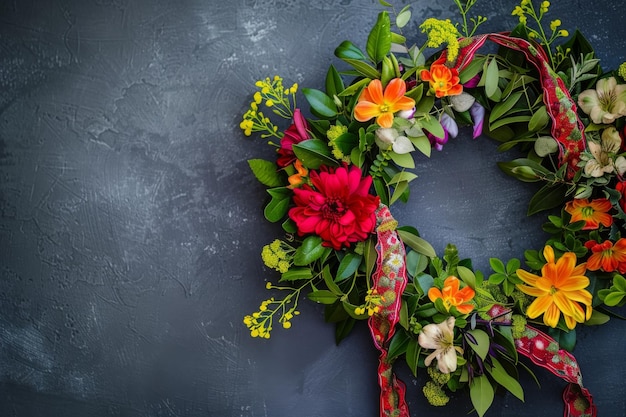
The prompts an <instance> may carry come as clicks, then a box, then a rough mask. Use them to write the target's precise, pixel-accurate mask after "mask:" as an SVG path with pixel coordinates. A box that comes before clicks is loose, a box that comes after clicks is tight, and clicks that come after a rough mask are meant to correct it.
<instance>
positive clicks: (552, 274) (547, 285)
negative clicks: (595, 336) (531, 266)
mask: <svg viewBox="0 0 626 417" xmlns="http://www.w3.org/2000/svg"><path fill="white" fill-rule="evenodd" d="M543 256H544V257H545V258H546V261H547V263H546V264H545V265H544V266H543V267H542V268H541V276H538V275H535V274H531V273H530V272H527V271H524V270H523V269H518V270H517V276H518V277H519V278H520V279H521V280H522V281H524V283H526V284H528V285H523V284H517V288H518V289H519V290H520V291H522V292H523V293H525V294H528V295H530V296H532V297H537V298H535V300H534V301H533V302H532V303H531V304H530V305H529V306H528V310H526V315H527V316H528V317H529V318H531V319H534V318H536V317H539V316H540V315H542V314H543V322H544V323H545V324H546V325H547V326H550V327H556V326H557V325H558V323H559V318H560V317H561V313H563V318H564V319H565V325H566V326H567V328H568V329H573V328H574V327H576V323H583V322H584V321H585V320H589V318H590V317H591V299H592V296H591V293H589V291H587V290H586V289H585V288H587V287H588V286H589V278H587V277H586V276H585V275H584V274H585V272H586V270H587V266H586V264H584V263H583V264H580V265H578V266H576V255H575V254H574V252H566V253H565V254H564V255H563V256H561V258H559V260H558V261H555V259H554V249H552V246H545V247H544V248H543ZM581 304H582V305H584V306H585V310H583V307H582V306H581Z"/></svg>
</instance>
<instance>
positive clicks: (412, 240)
mask: <svg viewBox="0 0 626 417" xmlns="http://www.w3.org/2000/svg"><path fill="white" fill-rule="evenodd" d="M398 235H399V236H400V239H402V241H403V242H404V243H405V244H406V245H407V246H409V247H410V248H411V249H413V250H414V251H416V252H418V253H421V254H422V255H425V256H428V257H429V258H434V257H435V256H437V253H436V252H435V249H434V248H433V247H432V245H431V244H430V243H428V242H427V241H426V240H424V239H422V238H421V237H419V236H417V235H416V234H414V233H411V232H409V231H407V230H403V229H398Z"/></svg>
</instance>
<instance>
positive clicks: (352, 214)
mask: <svg viewBox="0 0 626 417" xmlns="http://www.w3.org/2000/svg"><path fill="white" fill-rule="evenodd" d="M309 180H310V181H311V184H313V187H311V186H309V185H308V184H304V185H302V187H301V188H296V189H294V190H293V193H294V198H293V201H294V203H295V204H296V207H293V208H292V209H290V210H289V217H290V218H291V220H293V221H294V222H295V223H296V226H297V228H298V234H299V235H300V236H302V235H306V234H311V233H314V234H316V235H318V236H320V237H321V238H322V240H323V241H324V242H323V245H324V246H329V247H332V248H333V249H335V250H339V249H341V248H342V246H346V247H349V246H350V243H354V242H360V241H363V240H365V239H367V236H368V234H370V233H371V232H372V231H373V230H374V227H375V226H376V215H375V212H376V209H377V208H378V204H379V201H380V199H379V197H378V196H373V195H371V194H369V188H370V186H371V185H372V177H369V176H367V177H365V178H363V177H361V169H359V168H358V167H356V166H352V167H350V168H349V169H348V168H347V167H345V166H343V167H339V168H336V169H329V168H326V169H324V168H322V170H321V171H319V172H318V171H311V172H310V175H309Z"/></svg>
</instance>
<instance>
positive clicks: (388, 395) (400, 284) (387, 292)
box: [368, 205, 409, 417]
mask: <svg viewBox="0 0 626 417" xmlns="http://www.w3.org/2000/svg"><path fill="white" fill-rule="evenodd" d="M376 220H377V226H376V234H377V237H378V242H377V244H376V251H377V253H378V260H377V265H376V271H375V272H374V275H373V277H372V280H373V289H374V290H376V292H377V293H378V294H380V295H381V296H382V299H383V302H382V306H381V310H380V311H379V312H378V313H377V314H374V315H373V316H371V317H370V319H369V323H368V324H369V327H370V331H371V333H372V338H373V340H374V345H376V348H378V350H380V358H379V365H378V384H379V385H380V390H381V392H380V416H381V417H391V416H393V417H409V408H408V406H407V404H406V400H405V392H406V387H405V386H404V384H403V383H402V381H400V380H398V379H397V378H396V376H395V375H394V373H393V369H392V367H393V360H389V359H388V358H387V353H388V347H389V342H390V341H391V338H392V337H393V334H394V332H395V326H396V324H397V323H398V321H399V320H400V307H401V305H402V292H403V291H404V288H405V287H406V283H407V279H406V265H405V251H404V244H403V243H402V241H401V240H400V238H399V237H398V234H397V233H396V227H397V226H398V222H397V221H395V220H394V218H393V217H392V216H391V212H390V211H389V208H387V207H386V206H384V205H381V206H380V207H379V208H378V211H377V212H376Z"/></svg>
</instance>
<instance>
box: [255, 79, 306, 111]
mask: <svg viewBox="0 0 626 417" xmlns="http://www.w3.org/2000/svg"><path fill="white" fill-rule="evenodd" d="M254 85H255V86H256V87H257V88H259V91H257V92H256V93H255V95H254V100H255V102H256V101H257V100H260V101H259V102H258V103H260V102H261V101H264V102H265V105H266V106H267V107H271V108H272V111H273V112H274V113H276V114H277V115H279V116H281V117H283V118H285V119H290V118H292V117H293V111H292V103H291V101H293V107H294V108H295V106H296V92H297V91H298V84H297V83H294V84H293V85H292V86H291V87H288V88H285V87H284V86H283V79H282V78H281V77H279V76H278V75H275V76H274V78H271V79H270V78H269V77H267V78H265V79H264V80H259V81H257V82H256V83H255V84H254Z"/></svg>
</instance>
